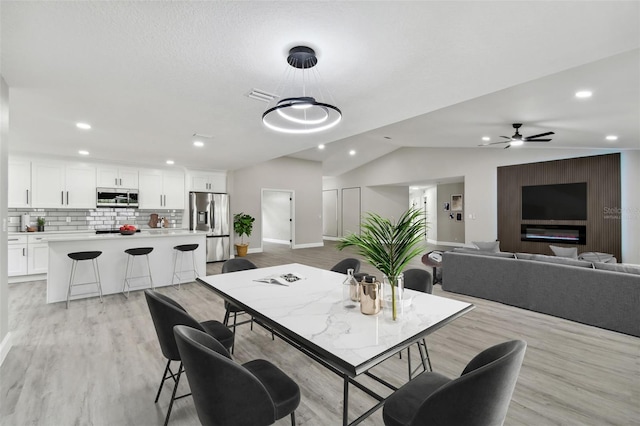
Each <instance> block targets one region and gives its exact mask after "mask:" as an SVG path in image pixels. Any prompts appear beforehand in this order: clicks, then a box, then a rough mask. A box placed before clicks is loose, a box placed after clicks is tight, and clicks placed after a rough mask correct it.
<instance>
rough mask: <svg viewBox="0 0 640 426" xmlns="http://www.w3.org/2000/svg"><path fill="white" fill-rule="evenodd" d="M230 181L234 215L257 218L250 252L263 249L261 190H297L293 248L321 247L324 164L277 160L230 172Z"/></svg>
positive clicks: (291, 159)
mask: <svg viewBox="0 0 640 426" xmlns="http://www.w3.org/2000/svg"><path fill="white" fill-rule="evenodd" d="M228 182H229V193H230V194H231V198H230V200H231V213H232V214H234V213H239V212H241V211H242V212H244V213H247V214H250V215H251V216H253V217H254V218H256V221H255V222H254V226H253V232H252V234H251V238H249V251H261V250H262V242H261V241H260V236H261V235H262V214H261V212H262V207H261V205H260V199H261V194H262V189H270V190H292V191H294V197H293V199H294V223H295V228H294V235H293V242H294V248H296V247H298V248H299V247H313V246H321V245H322V164H321V163H319V162H316V161H307V160H298V159H295V158H288V157H283V158H277V159H274V160H271V161H266V162H264V163H261V164H257V165H254V166H251V167H248V168H245V169H238V170H235V171H233V172H230V173H229V178H228ZM245 241H247V239H246V238H245Z"/></svg>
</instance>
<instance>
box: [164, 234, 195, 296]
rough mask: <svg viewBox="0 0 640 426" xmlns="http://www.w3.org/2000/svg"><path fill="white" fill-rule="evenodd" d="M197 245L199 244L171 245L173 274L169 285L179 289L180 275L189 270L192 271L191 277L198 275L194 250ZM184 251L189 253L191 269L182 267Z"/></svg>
mask: <svg viewBox="0 0 640 426" xmlns="http://www.w3.org/2000/svg"><path fill="white" fill-rule="evenodd" d="M198 247H199V244H181V245H177V246H175V247H173V249H174V252H173V276H172V277H171V285H172V286H174V287H175V288H177V289H178V290H179V289H180V284H181V283H182V275H183V274H184V273H187V272H190V273H193V276H194V277H193V279H194V280H195V279H196V278H197V277H199V276H200V275H199V274H198V268H197V267H196V257H195V254H194V251H195V250H196V249H197V248H198ZM185 253H191V263H192V269H182V263H183V258H184V254H185ZM178 255H180V269H178V268H177V267H178ZM176 278H177V279H178V283H177V286H176V283H175V280H176Z"/></svg>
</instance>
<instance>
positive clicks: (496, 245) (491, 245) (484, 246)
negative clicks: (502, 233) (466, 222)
mask: <svg viewBox="0 0 640 426" xmlns="http://www.w3.org/2000/svg"><path fill="white" fill-rule="evenodd" d="M471 243H472V244H473V245H474V246H476V247H478V250H480V251H490V252H493V253H497V252H499V251H500V241H472V242H471Z"/></svg>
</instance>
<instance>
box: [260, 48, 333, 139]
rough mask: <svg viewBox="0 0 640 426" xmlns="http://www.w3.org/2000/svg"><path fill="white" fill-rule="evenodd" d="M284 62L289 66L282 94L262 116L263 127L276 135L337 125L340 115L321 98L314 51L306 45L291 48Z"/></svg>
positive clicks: (318, 130) (300, 132)
mask: <svg viewBox="0 0 640 426" xmlns="http://www.w3.org/2000/svg"><path fill="white" fill-rule="evenodd" d="M287 63H288V64H289V65H290V67H288V68H287V70H288V71H289V72H288V73H287V75H286V76H285V83H286V84H285V85H284V87H283V90H282V92H284V93H286V95H284V96H280V98H279V99H280V100H279V101H276V104H275V105H274V106H270V107H269V108H267V110H266V111H265V112H264V114H262V122H263V123H264V125H265V126H267V127H268V128H270V129H272V130H275V131H277V132H283V133H293V134H307V133H316V132H321V131H323V130H327V129H330V128H332V127H334V126H335V125H336V124H338V123H339V122H340V120H342V112H341V111H340V109H338V107H336V106H334V105H332V104H330V103H328V102H326V101H324V100H323V98H322V95H323V91H322V89H321V87H320V84H319V82H320V76H319V74H318V72H317V69H316V68H314V67H315V65H316V64H317V63H318V58H317V57H316V53H315V51H314V50H313V49H311V48H310V47H306V46H297V47H294V48H292V49H291V50H290V51H289V56H288V57H287ZM324 92H326V90H325V91H324ZM276 93H279V92H278V91H276Z"/></svg>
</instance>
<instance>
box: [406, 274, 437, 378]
mask: <svg viewBox="0 0 640 426" xmlns="http://www.w3.org/2000/svg"><path fill="white" fill-rule="evenodd" d="M402 274H403V276H404V288H408V289H410V290H415V291H421V292H423V293H428V294H431V293H432V292H433V278H432V277H431V274H430V273H429V272H428V271H426V270H424V269H419V268H412V269H407V270H405V271H403V272H402ZM416 345H417V346H418V351H419V353H420V361H421V363H422V369H423V371H427V370H428V371H433V368H432V367H431V358H429V350H428V349H427V341H426V340H425V339H424V338H423V339H421V340H419V341H417V342H416ZM401 355H402V353H401ZM401 357H402V356H401ZM407 367H408V369H409V380H411V378H412V377H413V373H414V371H413V370H412V368H411V347H408V348H407ZM418 368H420V367H418Z"/></svg>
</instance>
